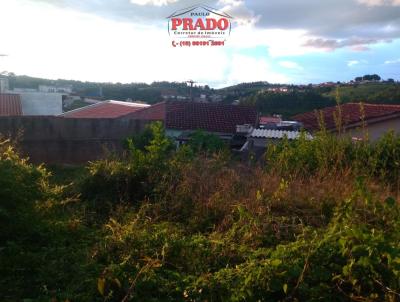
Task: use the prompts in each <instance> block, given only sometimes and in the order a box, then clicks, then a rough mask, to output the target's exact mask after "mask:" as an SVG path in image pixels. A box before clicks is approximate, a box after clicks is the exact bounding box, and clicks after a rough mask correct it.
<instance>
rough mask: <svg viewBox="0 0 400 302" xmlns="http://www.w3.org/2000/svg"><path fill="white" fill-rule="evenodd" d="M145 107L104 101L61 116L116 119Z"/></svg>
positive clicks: (143, 105)
mask: <svg viewBox="0 0 400 302" xmlns="http://www.w3.org/2000/svg"><path fill="white" fill-rule="evenodd" d="M147 107H148V105H145V104H138V103H128V102H119V101H105V102H100V103H97V104H94V105H89V106H86V107H82V108H79V109H75V110H72V111H69V112H65V113H64V114H62V116H64V117H66V118H118V117H123V116H125V115H128V114H130V113H133V112H135V111H138V110H141V109H143V108H147Z"/></svg>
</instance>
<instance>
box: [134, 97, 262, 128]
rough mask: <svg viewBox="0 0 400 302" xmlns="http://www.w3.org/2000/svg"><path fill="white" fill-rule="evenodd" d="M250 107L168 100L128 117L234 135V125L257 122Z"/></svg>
mask: <svg viewBox="0 0 400 302" xmlns="http://www.w3.org/2000/svg"><path fill="white" fill-rule="evenodd" d="M257 116H258V115H257V111H256V109H255V107H252V106H234V105H224V104H208V103H196V102H185V101H167V102H162V103H158V104H156V105H153V106H151V107H149V108H146V109H143V110H140V111H137V112H135V113H133V114H131V115H129V117H132V118H140V119H147V120H161V121H164V124H165V127H166V128H167V129H176V130H197V129H201V130H204V131H209V132H218V133H235V132H236V126H237V125H243V124H250V125H255V124H256V123H257Z"/></svg>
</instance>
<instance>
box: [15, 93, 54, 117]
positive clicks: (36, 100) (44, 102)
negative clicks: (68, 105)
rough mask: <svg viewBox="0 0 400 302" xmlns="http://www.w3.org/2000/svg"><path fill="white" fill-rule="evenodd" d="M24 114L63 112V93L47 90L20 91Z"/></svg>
mask: <svg viewBox="0 0 400 302" xmlns="http://www.w3.org/2000/svg"><path fill="white" fill-rule="evenodd" d="M18 94H19V95H20V96H21V103H22V114H23V115H60V114H62V94H61V93H45V92H18Z"/></svg>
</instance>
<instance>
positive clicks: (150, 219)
mask: <svg viewBox="0 0 400 302" xmlns="http://www.w3.org/2000/svg"><path fill="white" fill-rule="evenodd" d="M192 139H193V140H192V141H191V142H190V143H189V144H187V145H185V146H183V147H181V148H180V149H179V150H176V149H175V148H174V145H173V144H172V142H171V141H170V140H169V139H168V138H166V137H165V136H164V134H163V129H162V127H161V125H160V124H154V125H152V126H151V128H149V129H148V130H147V132H146V133H145V134H144V135H143V136H141V137H134V138H132V139H131V140H128V142H127V151H126V154H125V155H124V156H123V157H122V158H117V157H110V158H108V159H106V160H102V161H97V162H93V163H90V164H89V165H88V167H87V168H86V172H82V171H81V170H78V171H79V177H76V176H77V174H78V173H74V172H73V171H71V170H70V169H68V171H64V172H63V171H62V169H60V168H57V169H53V170H55V171H56V173H57V175H56V176H57V177H55V176H52V175H50V173H49V172H48V171H46V169H45V168H44V167H37V166H34V165H31V164H29V163H27V162H26V161H25V160H23V159H21V158H20V157H19V156H18V155H17V154H16V153H15V151H14V150H13V149H12V147H11V146H10V144H9V142H7V141H4V140H2V144H1V145H0V146H1V152H0V175H1V178H0V181H1V187H0V196H1V203H0V213H1V215H2V220H1V221H2V222H1V223H2V237H1V242H0V273H1V275H2V278H1V279H0V280H1V281H0V296H1V299H0V300H2V301H20V300H24V299H25V300H26V301H49V300H52V301H398V300H399V299H400V281H399V280H400V276H399V274H400V216H399V214H400V213H399V211H400V209H399V204H398V200H397V196H398V185H397V184H398V178H399V175H398V170H399V167H398V164H399V162H400V160H399V157H400V138H399V137H397V136H395V135H394V134H388V135H387V136H386V137H385V138H383V139H382V140H381V141H379V142H377V143H376V144H372V145H370V144H367V143H365V142H358V143H354V142H351V141H349V140H347V139H345V138H344V139H338V138H335V137H331V136H329V135H328V134H326V133H320V134H318V135H317V136H316V138H315V139H314V140H312V141H310V140H308V139H307V138H306V137H305V136H304V137H303V138H301V139H300V140H298V141H295V142H288V141H283V142H282V143H281V144H278V145H276V146H272V147H270V148H268V151H267V154H266V158H265V163H263V164H261V163H259V164H254V163H245V162H238V161H236V160H235V159H233V158H232V157H231V156H230V154H229V152H227V151H226V149H225V148H223V145H220V144H219V143H218V142H216V141H215V137H208V136H207V135H205V134H204V133H196V134H195V135H194V136H193V137H192ZM217 147H218V148H217ZM220 147H221V148H220ZM78 169H81V168H78ZM61 172H62V173H61ZM71 177H72V179H76V180H75V181H73V183H70V179H71ZM62 179H66V180H65V181H64V185H63V186H61V184H62V181H61V180H62ZM10 205H12V206H11V207H10ZM4 217H7V219H8V220H3V218H4ZM3 221H5V223H3ZM7 221H8V222H10V221H13V222H14V223H7Z"/></svg>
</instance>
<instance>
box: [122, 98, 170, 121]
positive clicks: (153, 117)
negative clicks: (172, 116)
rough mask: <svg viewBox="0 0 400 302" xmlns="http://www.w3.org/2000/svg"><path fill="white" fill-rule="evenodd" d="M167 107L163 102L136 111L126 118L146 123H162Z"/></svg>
mask: <svg viewBox="0 0 400 302" xmlns="http://www.w3.org/2000/svg"><path fill="white" fill-rule="evenodd" d="M166 108H167V105H166V103H165V102H162V103H157V104H154V105H152V106H150V107H147V108H144V109H141V110H138V111H136V112H134V113H132V114H129V115H128V116H127V117H132V118H136V119H141V120H148V121H164V120H165V114H166V111H167V109H166Z"/></svg>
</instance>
